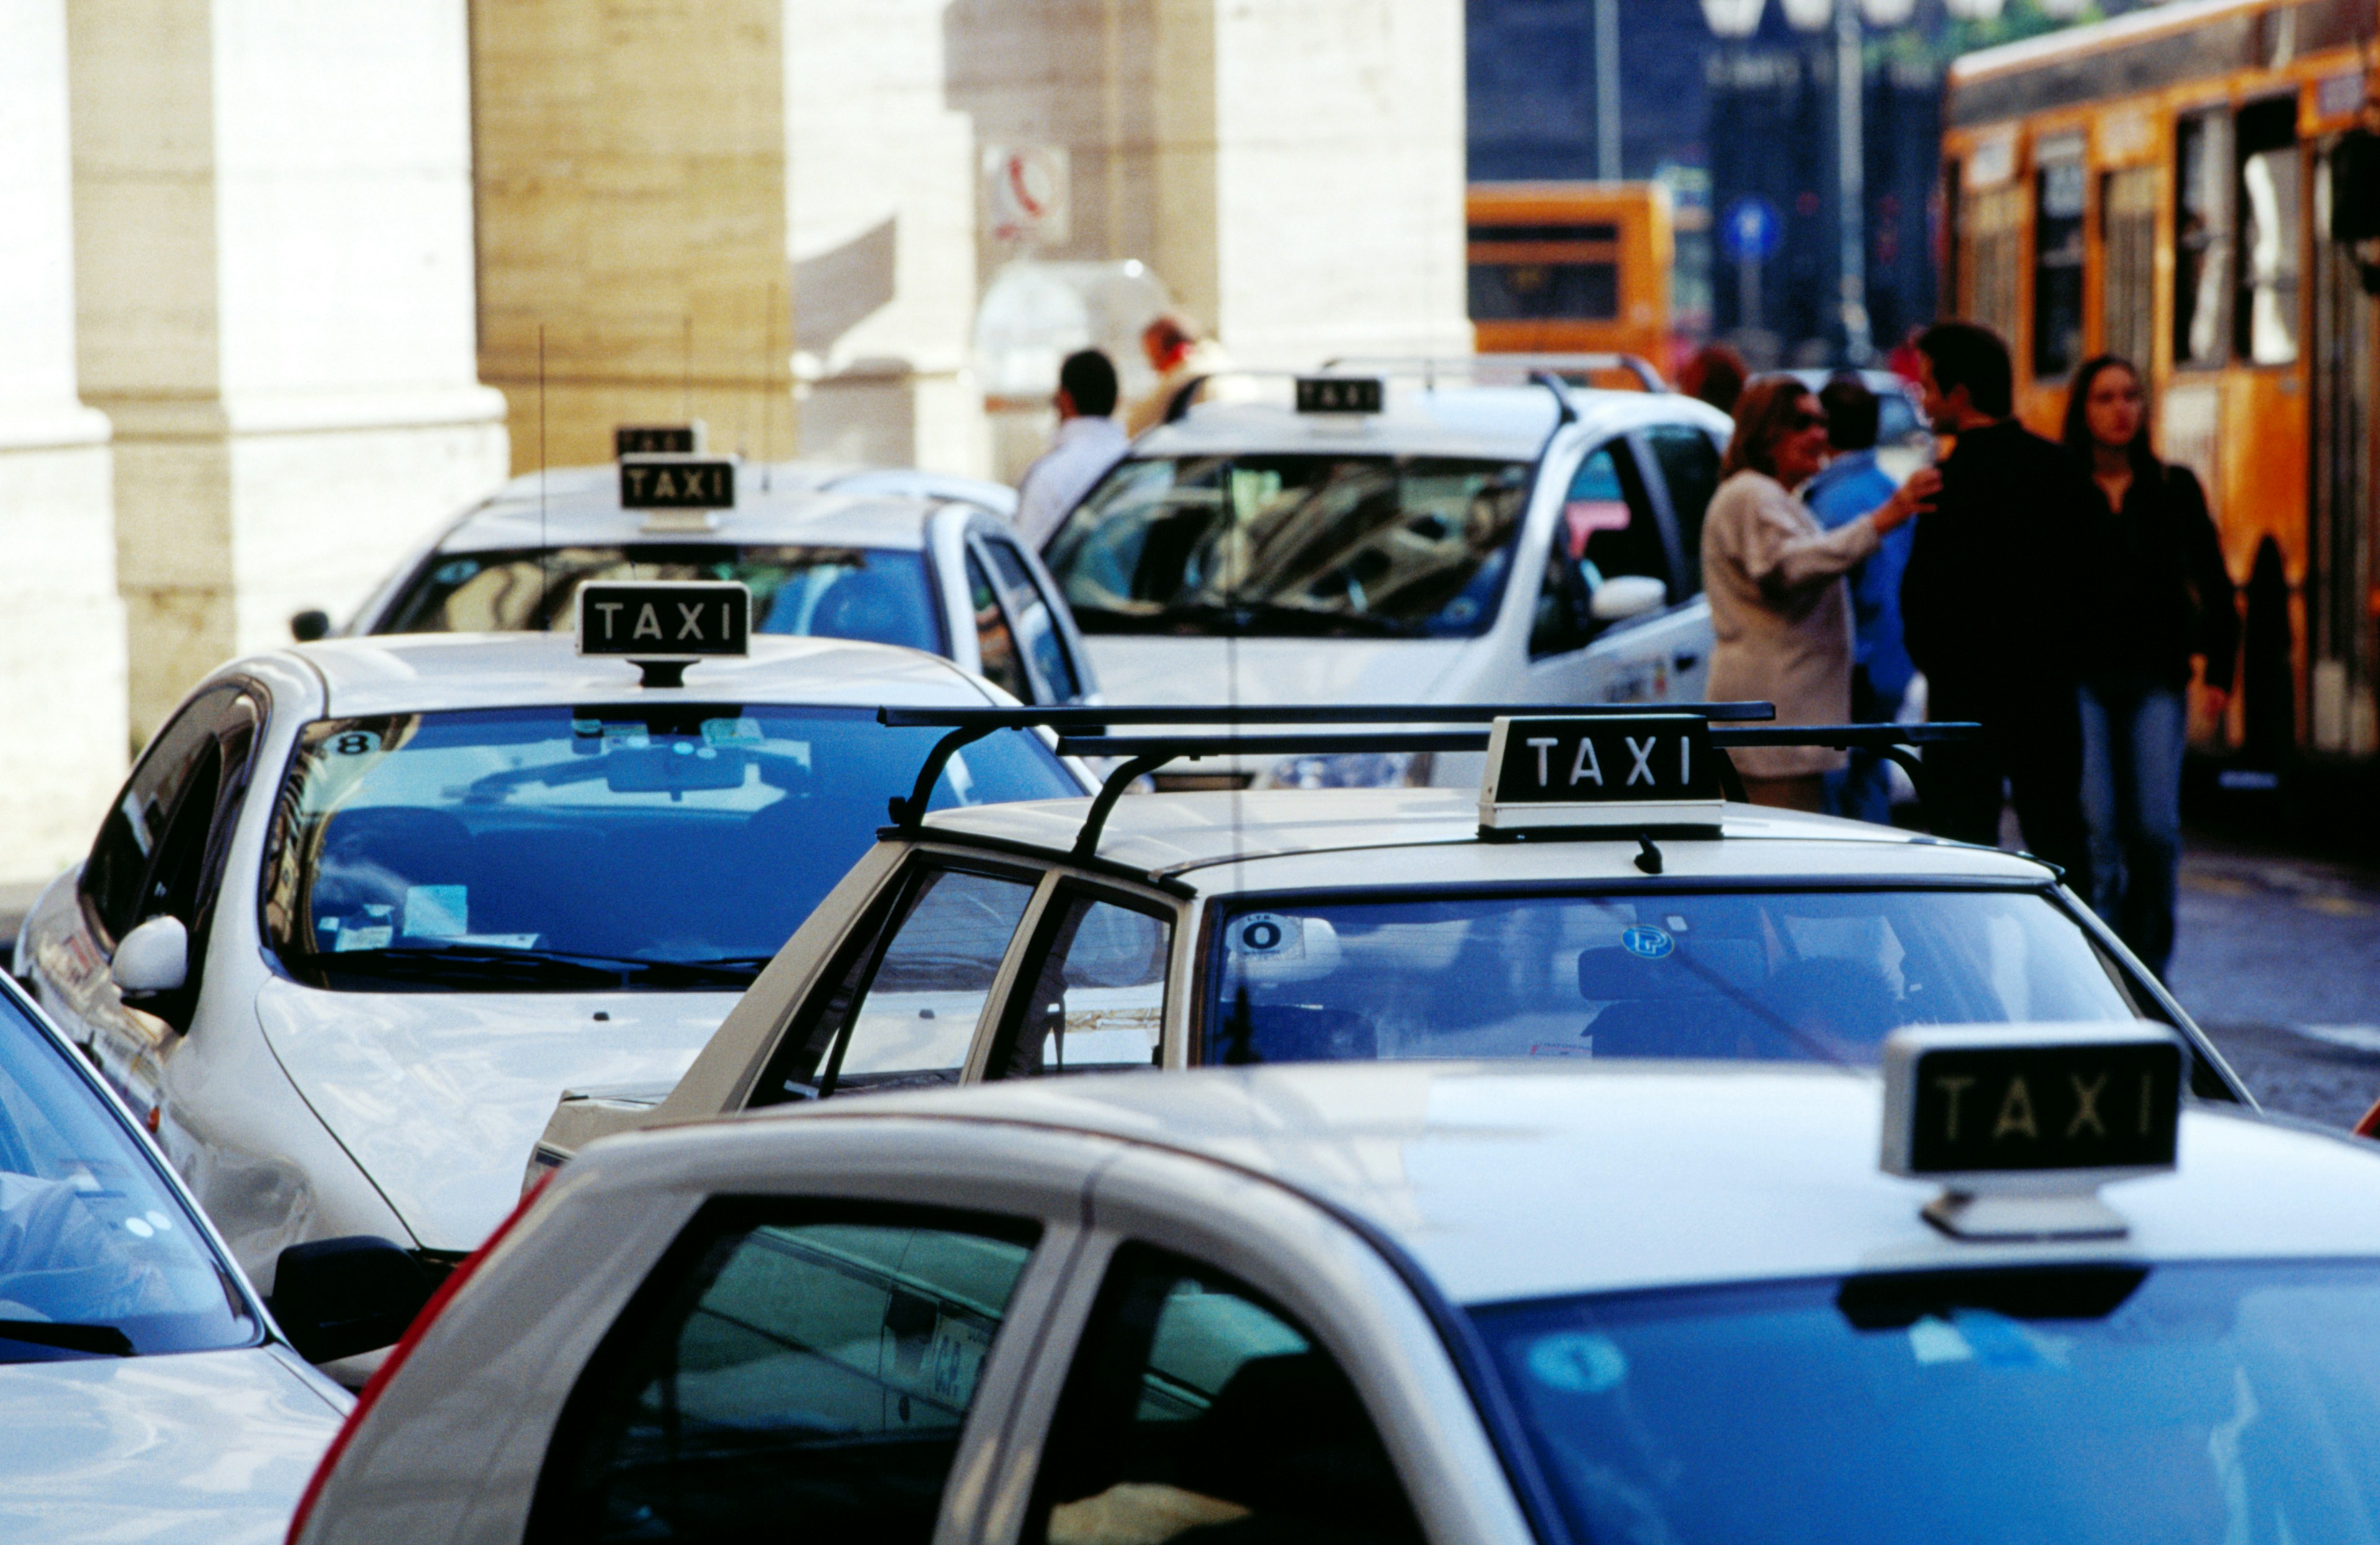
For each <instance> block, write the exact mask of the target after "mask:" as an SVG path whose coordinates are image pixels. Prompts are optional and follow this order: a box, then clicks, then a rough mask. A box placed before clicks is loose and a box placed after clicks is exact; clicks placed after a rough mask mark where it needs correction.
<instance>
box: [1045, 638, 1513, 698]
mask: <svg viewBox="0 0 2380 1545" xmlns="http://www.w3.org/2000/svg"><path fill="white" fill-rule="evenodd" d="M1084 642H1085V644H1086V646H1087V648H1088V649H1089V650H1090V651H1091V663H1092V664H1094V665H1096V666H1097V667H1098V668H1099V690H1100V692H1101V693H1102V694H1103V695H1104V696H1105V698H1106V700H1108V701H1109V702H1111V703H1221V702H1237V703H1249V704H1262V703H1416V702H1429V701H1432V700H1434V699H1433V693H1435V692H1437V691H1439V689H1441V687H1444V686H1445V685H1447V682H1446V678H1447V677H1448V676H1449V675H1451V674H1452V673H1453V672H1454V670H1455V666H1456V664H1457V663H1458V662H1460V661H1461V660H1462V659H1463V656H1464V654H1465V653H1466V652H1467V651H1471V650H1474V649H1476V648H1479V647H1481V645H1482V644H1483V642H1484V640H1481V639H1236V640H1233V639H1207V638H1183V637H1180V636H1165V637H1151V636H1148V635H1145V634H1132V633H1101V634H1097V635H1094V636H1092V637H1091V638H1089V639H1086V640H1084ZM1234 656H1236V665H1235V664H1234ZM1235 678H1236V679H1235Z"/></svg>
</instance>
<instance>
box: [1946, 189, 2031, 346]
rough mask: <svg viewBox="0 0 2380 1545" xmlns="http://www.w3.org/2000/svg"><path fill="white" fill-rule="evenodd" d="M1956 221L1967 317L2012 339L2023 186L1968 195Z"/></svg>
mask: <svg viewBox="0 0 2380 1545" xmlns="http://www.w3.org/2000/svg"><path fill="white" fill-rule="evenodd" d="M1959 223H1960V224H1961V225H1963V226H1965V227H1966V236H1967V262H1966V265H1965V266H1966V270H1967V285H1968V286H1969V288H1968V291H1967V315H1968V316H1969V317H1971V318H1973V320H1974V321H1976V322H1982V323H1983V324H1984V325H1985V326H1986V327H1988V328H1991V329H1992V330H1993V331H1994V332H1996V333H1998V334H1999V335H2000V336H2002V337H2004V338H2010V337H2014V336H2015V335H2016V321H2017V310H2016V296H2017V280H2018V279H2019V278H2021V277H2022V274H2020V272H2019V271H2018V268H2017V264H2018V262H2020V261H2021V260H2020V258H2019V257H2018V242H2019V241H2020V240H2021V239H2022V237H2023V235H2024V185H2023V184H2022V183H2012V184H2010V186H2008V187H2006V188H1995V189H1991V190H1990V191H1989V192H1985V193H1973V194H1970V195H1969V196H1968V198H1967V207H1966V211H1965V213H1964V214H1963V216H1962V217H1961V220H1960V222H1959Z"/></svg>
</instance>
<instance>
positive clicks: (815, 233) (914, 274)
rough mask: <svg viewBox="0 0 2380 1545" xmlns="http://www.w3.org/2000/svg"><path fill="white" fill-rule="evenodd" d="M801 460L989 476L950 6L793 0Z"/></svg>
mask: <svg viewBox="0 0 2380 1545" xmlns="http://www.w3.org/2000/svg"><path fill="white" fill-rule="evenodd" d="M783 4H784V14H785V55H784V57H785V108H786V119H785V139H786V144H787V155H788V164H789V173H788V182H787V188H786V196H787V197H786V217H785V218H786V225H787V228H788V230H789V231H790V233H791V236H792V255H793V273H794V309H795V320H796V348H797V351H798V352H797V355H796V364H797V367H798V369H799V371H800V373H801V377H802V385H801V393H802V433H801V449H802V454H803V455H805V456H819V457H824V458H828V459H832V460H841V461H868V462H884V463H889V464H892V465H894V466H906V465H911V464H915V465H917V466H921V467H927V468H933V469H935V470H939V471H949V472H964V473H976V472H980V471H981V470H982V469H983V468H984V467H985V465H986V462H987V460H988V457H989V454H990V452H989V442H988V440H987V437H986V433H985V429H984V422H983V403H982V397H981V394H980V393H979V392H978V390H977V386H976V383H975V378H974V371H973V370H972V368H971V359H972V338H973V332H974V321H975V301H976V296H977V276H976V248H975V240H976V236H975V233H976V193H975V184H976V170H975V137H974V135H973V133H972V131H971V130H970V128H969V125H968V122H967V120H966V118H965V116H963V115H962V114H959V113H955V112H953V111H951V109H950V105H949V104H948V103H946V102H945V100H944V93H945V90H946V85H947V79H946V78H947V70H946V67H945V62H944V61H945V30H944V29H945V13H946V12H948V11H950V10H951V9H952V6H951V5H950V0H868V3H867V4H865V5H853V4H851V3H850V0H783Z"/></svg>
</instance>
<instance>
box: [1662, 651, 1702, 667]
mask: <svg viewBox="0 0 2380 1545" xmlns="http://www.w3.org/2000/svg"><path fill="white" fill-rule="evenodd" d="M1701 663H1703V657H1702V656H1701V655H1699V654H1696V653H1694V651H1691V650H1684V651H1679V652H1678V653H1676V654H1673V655H1671V656H1670V668H1671V669H1673V670H1680V671H1691V670H1693V669H1694V667H1695V666H1697V665H1699V664H1701Z"/></svg>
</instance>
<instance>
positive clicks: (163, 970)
mask: <svg viewBox="0 0 2380 1545" xmlns="http://www.w3.org/2000/svg"><path fill="white" fill-rule="evenodd" d="M107 969H108V975H109V976H111V977H113V978H114V979H115V990H116V991H118V992H120V993H122V994H123V995H124V996H125V997H126V998H128V999H133V998H148V997H153V996H155V995H156V994H157V993H160V992H176V991H180V990H181V987H182V984H183V983H184V982H186V981H188V979H189V975H190V931H189V930H188V929H187V928H185V927H183V926H182V919H181V918H176V917H172V916H168V915H163V914H161V915H159V916H157V917H154V918H150V919H149V920H148V921H147V922H145V923H142V924H141V925H140V927H139V928H136V929H134V930H133V931H131V932H129V933H128V934H126V935H125V936H124V937H123V939H122V940H121V941H120V942H118V943H117V944H116V946H115V959H114V960H113V961H111V962H110V963H109V965H108V968H107Z"/></svg>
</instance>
